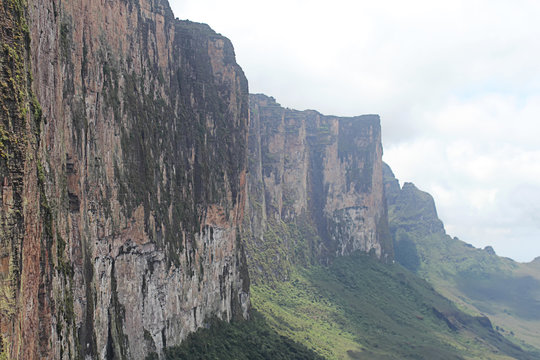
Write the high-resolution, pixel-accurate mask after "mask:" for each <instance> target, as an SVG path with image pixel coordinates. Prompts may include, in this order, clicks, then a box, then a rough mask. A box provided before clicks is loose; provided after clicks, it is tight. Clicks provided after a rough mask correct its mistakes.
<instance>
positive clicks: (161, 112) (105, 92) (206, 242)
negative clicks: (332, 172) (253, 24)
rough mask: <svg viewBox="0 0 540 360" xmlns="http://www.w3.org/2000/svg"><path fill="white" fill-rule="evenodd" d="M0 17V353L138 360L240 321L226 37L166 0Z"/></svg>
mask: <svg viewBox="0 0 540 360" xmlns="http://www.w3.org/2000/svg"><path fill="white" fill-rule="evenodd" d="M0 12H1V14H0V15H1V16H0V21H1V22H2V33H1V39H2V46H3V49H2V54H1V57H0V64H1V71H2V72H1V73H0V80H1V82H0V85H1V86H0V87H1V94H2V99H0V102H1V103H2V107H1V108H2V109H1V115H2V118H1V124H0V138H1V141H0V155H1V156H0V180H2V182H3V183H2V187H1V199H2V202H1V204H0V205H1V206H0V220H1V223H0V232H1V235H2V239H1V244H0V266H1V274H0V277H1V279H0V280H1V281H0V282H1V284H0V285H1V286H0V288H1V289H0V290H1V291H0V292H1V293H0V330H1V335H2V344H3V346H2V351H3V352H4V353H5V354H6V355H8V356H9V357H10V358H15V359H33V358H37V357H39V358H51V359H71V358H84V359H104V358H115V359H143V358H145V357H146V356H147V355H148V354H150V353H152V352H155V353H157V354H158V355H159V354H162V350H163V348H164V347H165V346H170V345H176V344H179V343H180V342H181V341H182V339H184V338H185V337H186V336H187V334H188V333H190V332H192V331H194V330H195V329H197V328H199V327H201V326H202V325H204V323H205V320H206V319H208V318H209V317H214V316H215V317H218V318H222V319H225V320H230V319H232V318H233V317H246V316H247V310H248V307H249V294H248V293H249V291H248V289H249V279H248V276H247V269H246V261H245V256H244V255H243V250H242V247H241V242H240V233H239V228H240V226H241V223H242V219H243V217H244V215H243V214H244V204H245V199H244V197H245V181H246V142H247V133H248V94H247V81H246V79H245V77H244V74H243V72H242V70H241V69H240V67H239V66H238V65H237V64H236V62H235V57H234V51H233V48H232V45H231V43H230V42H229V41H228V40H227V39H226V38H224V37H222V36H220V35H218V34H216V33H215V32H213V31H212V30H211V29H210V28H209V27H208V26H206V25H203V24H196V23H191V22H185V21H179V20H176V19H174V17H173V14H172V12H171V10H170V8H169V5H168V3H167V2H166V1H165V0H123V1H95V0H73V1H63V2H60V1H56V0H53V1H37V0H28V1H22V0H7V1H5V2H4V3H3V4H2V6H0ZM40 105H41V106H40Z"/></svg>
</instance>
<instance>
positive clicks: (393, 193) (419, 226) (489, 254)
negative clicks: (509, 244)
mask: <svg viewBox="0 0 540 360" xmlns="http://www.w3.org/2000/svg"><path fill="white" fill-rule="evenodd" d="M396 184H397V180H396V179H395V178H394V176H393V174H392V173H391V170H389V168H388V167H387V168H385V187H386V191H387V199H388V215H389V224H390V229H391V232H392V234H393V238H394V243H395V252H396V260H397V261H398V262H400V263H401V264H402V265H403V266H405V267H407V268H408V269H409V270H411V271H414V272H416V273H417V274H418V275H419V276H420V277H422V278H424V279H426V280H427V281H428V282H429V283H430V284H432V285H433V286H434V287H435V289H436V290H437V291H438V292H440V293H441V294H443V295H444V296H445V297H447V298H449V299H451V300H452V301H454V302H455V303H456V304H457V305H458V306H459V307H460V308H461V309H463V310H465V311H467V312H468V313H470V314H475V315H480V314H483V315H486V316H488V317H489V318H490V319H491V320H492V321H493V324H494V326H495V327H496V328H498V329H499V331H500V332H501V333H503V334H504V335H505V336H507V337H509V338H510V339H512V340H513V341H514V342H515V343H517V344H520V345H521V346H525V347H528V346H534V347H536V348H540V260H538V259H537V260H536V261H534V262H532V263H529V264H521V263H517V262H515V261H513V260H511V259H508V258H502V257H499V256H497V255H496V254H495V252H494V251H493V249H492V248H490V247H487V248H486V249H483V250H482V249H477V248H474V247H473V246H471V245H469V244H467V243H465V242H463V241H461V240H459V239H458V238H452V237H450V236H448V235H447V234H446V233H445V231H444V227H443V225H442V222H441V221H440V220H439V219H438V217H437V212H436V209H435V204H434V201H433V198H432V197H431V195H429V194H428V193H426V192H423V191H420V190H418V189H417V188H416V187H415V186H414V185H413V184H410V183H405V184H404V186H403V188H401V189H400V188H399V185H397V187H396Z"/></svg>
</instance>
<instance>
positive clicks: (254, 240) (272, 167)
mask: <svg viewBox="0 0 540 360" xmlns="http://www.w3.org/2000/svg"><path fill="white" fill-rule="evenodd" d="M250 118H251V122H250V136H249V154H250V159H249V175H248V181H247V185H248V194H249V199H248V201H247V209H248V211H247V214H248V216H247V218H246V226H245V229H246V238H247V239H248V240H247V244H248V245H249V251H248V257H249V259H250V265H251V266H252V268H250V270H251V272H252V274H253V275H254V278H255V280H257V279H258V278H259V279H260V278H261V277H264V278H268V277H271V278H278V279H286V278H287V273H288V267H289V265H291V264H292V263H310V262H314V261H322V262H326V261H329V260H331V259H332V257H334V256H336V255H347V254H350V253H352V252H354V251H364V252H371V253H373V254H374V255H376V256H377V257H379V258H381V259H383V260H389V259H391V258H392V241H391V237H390V234H389V230H388V221H387V214H386V200H385V197H384V189H383V181H382V146H381V128H380V120H379V117H378V116H377V115H364V116H358V117H350V118H343V117H335V116H324V115H321V114H320V113H318V112H316V111H312V110H306V111H296V110H291V109H285V108H283V107H281V106H280V105H279V104H278V103H276V101H275V100H274V99H273V98H271V97H267V96H265V95H260V94H259V95H250Z"/></svg>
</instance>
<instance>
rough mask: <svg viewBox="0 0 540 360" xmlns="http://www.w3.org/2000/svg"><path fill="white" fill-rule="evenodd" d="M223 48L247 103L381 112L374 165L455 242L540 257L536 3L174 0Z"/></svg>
mask: <svg viewBox="0 0 540 360" xmlns="http://www.w3.org/2000/svg"><path fill="white" fill-rule="evenodd" d="M170 3H171V7H172V9H173V11H174V14H175V16H176V17H178V18H180V19H189V20H192V21H197V22H204V23H207V24H209V25H210V26H211V27H212V28H213V29H214V30H215V31H217V32H218V33H221V34H223V35H224V36H226V37H228V38H229V39H231V41H232V42H233V45H234V47H235V52H236V58H237V62H238V63H239V64H240V65H241V66H242V68H243V69H244V72H245V73H246V76H247V78H248V81H249V88H250V92H251V93H265V94H267V95H270V96H273V97H275V98H276V100H277V101H278V102H279V103H280V104H281V105H282V106H285V107H289V108H294V109H298V110H304V109H315V110H318V111H320V112H322V113H323V114H327V115H338V116H353V115H360V114H368V113H369V114H373V113H376V114H379V115H380V116H381V125H382V131H383V147H384V157H383V160H384V161H385V162H387V163H388V164H389V165H390V166H391V167H392V169H393V171H394V173H395V175H396V177H397V178H398V179H400V182H401V184H403V182H413V183H415V185H416V186H417V187H419V188H420V189H422V190H424V191H427V192H429V193H431V194H432V195H433V197H434V198H435V202H436V205H437V209H438V213H439V217H440V218H441V219H442V220H443V222H444V224H445V228H446V231H447V232H448V233H449V234H450V235H451V236H457V237H459V238H460V239H461V240H463V241H466V242H468V243H470V244H473V245H475V246H476V247H481V248H483V247H485V246H487V245H490V246H492V247H493V248H494V249H495V251H496V252H497V254H499V255H501V256H507V257H510V258H513V259H515V260H517V261H522V262H526V261H531V260H533V259H534V258H535V257H537V256H540V141H539V137H540V41H538V39H540V21H539V20H538V19H540V2H539V1H536V0H534V1H529V0H513V1H509V0H467V1H460V0H453V1H439V0H409V1H399V0H378V1H372V0H371V1H363V0H359V1H345V0H334V1H321V0H311V1H305V0H274V1H271V2H269V1H265V2H260V1H254V0H228V1H217V0H170Z"/></svg>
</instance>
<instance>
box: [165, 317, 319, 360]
mask: <svg viewBox="0 0 540 360" xmlns="http://www.w3.org/2000/svg"><path fill="white" fill-rule="evenodd" d="M165 359H167V360H263V359H264V360H323V358H322V357H321V356H320V355H317V354H316V353H315V352H314V351H312V350H309V349H308V348H306V347H305V346H303V345H301V344H299V343H297V342H295V341H293V340H291V339H290V338H288V337H286V336H282V335H279V334H278V333H277V332H276V331H275V330H273V329H272V328H270V326H269V325H268V324H267V322H266V320H265V319H264V317H263V316H262V315H261V314H259V313H258V312H257V311H256V310H252V311H251V317H250V320H249V321H237V322H232V323H227V322H224V321H221V320H217V319H213V320H211V321H210V322H209V327H208V328H207V329H201V330H199V331H197V332H196V333H193V334H191V335H189V336H188V338H187V339H186V340H185V341H184V342H183V343H182V345H180V346H177V347H172V348H169V349H168V350H167V351H166V353H165Z"/></svg>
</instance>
